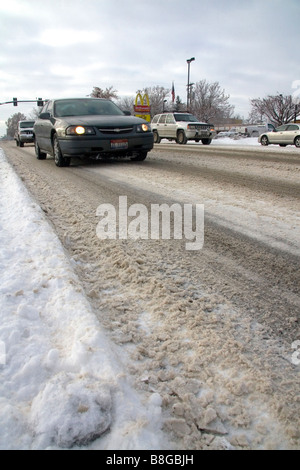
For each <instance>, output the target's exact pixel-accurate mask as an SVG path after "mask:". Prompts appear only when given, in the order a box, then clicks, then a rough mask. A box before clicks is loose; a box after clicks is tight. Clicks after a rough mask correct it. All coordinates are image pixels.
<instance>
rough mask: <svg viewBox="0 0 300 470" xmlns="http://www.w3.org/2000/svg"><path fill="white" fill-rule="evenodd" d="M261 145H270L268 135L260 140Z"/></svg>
mask: <svg viewBox="0 0 300 470" xmlns="http://www.w3.org/2000/svg"><path fill="white" fill-rule="evenodd" d="M260 143H261V145H264V146H267V145H269V139H268V137H267V136H266V135H263V136H262V138H261V139H260Z"/></svg>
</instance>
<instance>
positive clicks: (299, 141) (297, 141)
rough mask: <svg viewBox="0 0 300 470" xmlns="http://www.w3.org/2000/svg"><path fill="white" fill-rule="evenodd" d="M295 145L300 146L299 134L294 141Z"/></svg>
mask: <svg viewBox="0 0 300 470" xmlns="http://www.w3.org/2000/svg"><path fill="white" fill-rule="evenodd" d="M294 144H295V147H297V148H300V135H298V136H297V137H296V139H295V141H294Z"/></svg>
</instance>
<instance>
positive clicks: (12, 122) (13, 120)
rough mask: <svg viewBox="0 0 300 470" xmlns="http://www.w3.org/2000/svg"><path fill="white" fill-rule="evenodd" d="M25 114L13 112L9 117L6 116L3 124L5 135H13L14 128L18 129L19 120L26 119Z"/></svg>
mask: <svg viewBox="0 0 300 470" xmlns="http://www.w3.org/2000/svg"><path fill="white" fill-rule="evenodd" d="M26 119H27V118H26V116H25V114H23V113H15V114H13V115H12V116H11V117H9V118H8V120H7V121H6V123H5V125H6V127H7V131H6V134H7V137H12V138H13V137H14V135H15V133H16V130H17V129H18V123H19V122H20V121H26Z"/></svg>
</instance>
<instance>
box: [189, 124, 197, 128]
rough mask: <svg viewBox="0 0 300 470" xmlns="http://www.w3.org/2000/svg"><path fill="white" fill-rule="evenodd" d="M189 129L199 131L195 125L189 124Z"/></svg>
mask: <svg viewBox="0 0 300 470" xmlns="http://www.w3.org/2000/svg"><path fill="white" fill-rule="evenodd" d="M187 128H188V129H197V127H196V125H195V124H188V126H187Z"/></svg>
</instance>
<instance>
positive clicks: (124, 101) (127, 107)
mask: <svg viewBox="0 0 300 470" xmlns="http://www.w3.org/2000/svg"><path fill="white" fill-rule="evenodd" d="M117 105H118V106H119V108H121V109H122V111H129V112H130V113H131V114H133V112H134V98H133V97H132V96H126V97H124V98H120V99H119V100H118V103H117Z"/></svg>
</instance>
